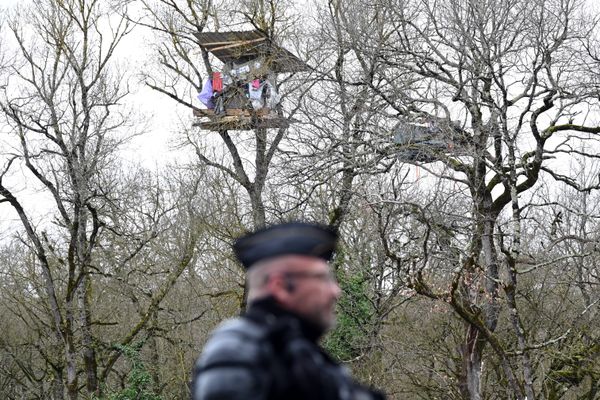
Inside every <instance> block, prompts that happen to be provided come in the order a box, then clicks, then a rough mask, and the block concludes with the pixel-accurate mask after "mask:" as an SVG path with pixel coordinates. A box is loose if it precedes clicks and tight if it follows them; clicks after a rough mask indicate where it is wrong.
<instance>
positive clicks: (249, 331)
mask: <svg viewBox="0 0 600 400" xmlns="http://www.w3.org/2000/svg"><path fill="white" fill-rule="evenodd" d="M267 336H268V330H267V328H266V327H264V326H261V325H258V324H257V323H255V322H252V321H249V320H247V319H245V318H236V319H233V320H230V321H227V322H225V323H223V324H222V325H221V326H219V327H218V328H217V329H216V330H215V331H214V332H213V334H212V335H211V337H210V339H209V340H208V342H207V343H206V346H205V347H204V351H203V352H202V355H201V356H200V358H199V359H198V361H197V362H196V365H195V367H194V376H193V379H192V387H191V389H192V397H193V399H194V400H221V399H228V400H238V399H239V400H249V399H250V400H262V399H265V398H266V396H267V392H268V387H269V382H270V377H269V374H268V369H266V368H265V365H264V364H265V363H267V362H268V360H269V359H270V357H271V356H270V354H272V350H271V347H270V346H269V345H268V344H267V341H266V340H265V339H266V338H267Z"/></svg>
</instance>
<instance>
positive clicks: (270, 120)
mask: <svg viewBox="0 0 600 400" xmlns="http://www.w3.org/2000/svg"><path fill="white" fill-rule="evenodd" d="M194 117H196V120H195V121H194V122H193V123H192V126H195V127H199V128H202V129H205V130H208V131H224V130H238V131H250V130H253V129H269V128H272V129H278V128H287V127H288V126H290V123H292V122H294V121H293V120H290V119H288V118H280V117H279V116H278V115H277V114H274V113H271V112H270V110H269V109H260V110H242V109H239V108H234V109H228V110H226V112H225V114H224V115H215V113H214V111H213V110H203V109H195V110H194Z"/></svg>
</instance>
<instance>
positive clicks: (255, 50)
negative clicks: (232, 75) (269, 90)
mask: <svg viewBox="0 0 600 400" xmlns="http://www.w3.org/2000/svg"><path fill="white" fill-rule="evenodd" d="M195 35H196V37H197V38H198V40H199V42H200V47H202V48H203V49H204V50H206V51H208V52H210V53H212V54H214V55H215V57H217V58H218V59H219V60H221V61H222V62H223V63H225V64H229V63H237V64H239V63H245V62H248V61H251V60H254V59H258V58H262V59H263V60H265V62H266V63H267V64H268V66H269V69H270V70H271V71H273V72H275V73H282V72H299V71H305V70H307V69H308V65H306V63H305V62H303V61H301V60H300V59H299V58H298V57H296V56H295V55H293V54H292V53H290V52H289V51H287V50H286V49H284V48H283V47H280V46H278V45H276V44H275V43H273V42H272V41H271V40H270V39H269V38H268V37H267V36H266V35H265V34H264V33H262V32H260V31H257V30H255V31H242V32H201V33H196V34H195Z"/></svg>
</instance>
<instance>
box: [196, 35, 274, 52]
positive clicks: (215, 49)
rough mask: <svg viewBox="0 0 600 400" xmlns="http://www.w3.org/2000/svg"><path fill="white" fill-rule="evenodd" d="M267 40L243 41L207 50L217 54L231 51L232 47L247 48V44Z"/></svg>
mask: <svg viewBox="0 0 600 400" xmlns="http://www.w3.org/2000/svg"><path fill="white" fill-rule="evenodd" d="M265 40H267V38H265V37H263V38H258V39H253V40H241V41H239V42H237V43H232V44H228V45H225V46H220V47H215V48H212V49H207V50H208V51H212V52H215V51H219V50H224V49H229V48H232V47H238V46H245V45H247V44H252V43H256V42H263V41H265Z"/></svg>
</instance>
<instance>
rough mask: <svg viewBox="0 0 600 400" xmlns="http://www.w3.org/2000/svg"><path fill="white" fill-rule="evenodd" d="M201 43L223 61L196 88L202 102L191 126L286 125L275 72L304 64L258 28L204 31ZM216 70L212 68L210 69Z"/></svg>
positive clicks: (215, 128)
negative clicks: (280, 113)
mask: <svg viewBox="0 0 600 400" xmlns="http://www.w3.org/2000/svg"><path fill="white" fill-rule="evenodd" d="M196 37H197V38H198V41H199V43H200V46H201V47H202V49H204V50H206V51H207V52H209V53H211V54H213V55H214V56H215V57H216V58H217V59H218V60H220V61H221V62H222V63H223V66H222V69H221V71H218V72H213V75H212V77H211V78H210V79H208V80H207V81H206V82H205V83H204V86H203V88H202V91H201V92H200V93H199V94H198V99H199V100H200V101H201V102H202V103H203V104H204V106H205V107H206V108H205V109H204V108H196V109H194V116H195V117H196V121H195V122H194V124H193V125H194V126H199V127H201V128H202V129H206V130H212V131H222V130H230V129H231V130H252V129H257V128H285V127H288V126H289V124H290V122H293V121H290V120H289V119H287V118H282V117H280V116H279V115H278V114H277V112H276V107H277V105H278V104H279V100H280V97H279V94H278V93H277V89H276V86H275V77H276V75H277V74H281V73H294V72H300V71H305V70H307V69H308V66H307V65H306V64H305V63H304V62H302V61H301V60H299V59H298V58H297V57H296V56H294V55H293V54H292V53H290V52H289V51H287V50H286V49H284V48H282V47H279V46H277V45H276V44H275V43H273V42H272V41H271V40H270V39H269V38H268V37H267V36H266V35H265V34H264V33H262V32H260V31H245V32H202V33H197V34H196ZM214 70H215V71H216V69H214Z"/></svg>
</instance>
